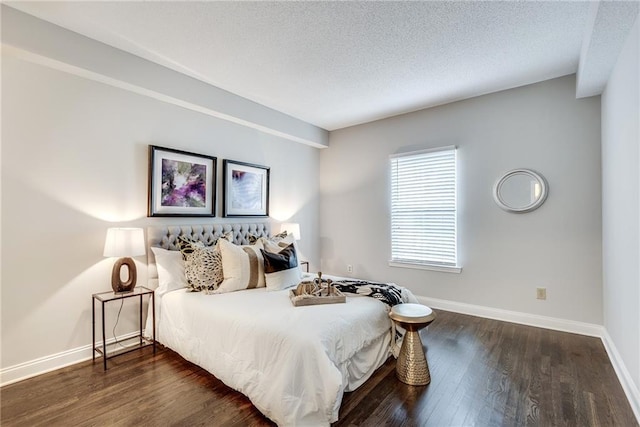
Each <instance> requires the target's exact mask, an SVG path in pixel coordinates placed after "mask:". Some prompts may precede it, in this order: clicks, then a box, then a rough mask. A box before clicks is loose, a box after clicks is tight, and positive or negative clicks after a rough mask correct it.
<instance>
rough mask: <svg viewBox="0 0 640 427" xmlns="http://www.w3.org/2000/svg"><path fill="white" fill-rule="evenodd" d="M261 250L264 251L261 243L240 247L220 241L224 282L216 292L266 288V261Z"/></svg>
mask: <svg viewBox="0 0 640 427" xmlns="http://www.w3.org/2000/svg"><path fill="white" fill-rule="evenodd" d="M261 249H264V246H263V245H262V242H261V241H258V242H256V244H255V245H248V246H238V245H234V244H233V243H231V242H228V241H226V240H224V239H220V240H218V250H219V251H220V254H221V255H222V274H223V275H224V280H223V281H222V283H220V286H219V287H218V289H217V290H216V291H215V292H216V293H224V292H233V291H239V290H241V289H252V288H260V287H262V288H263V287H264V286H265V282H264V259H263V258H262V253H261V252H260V250H261Z"/></svg>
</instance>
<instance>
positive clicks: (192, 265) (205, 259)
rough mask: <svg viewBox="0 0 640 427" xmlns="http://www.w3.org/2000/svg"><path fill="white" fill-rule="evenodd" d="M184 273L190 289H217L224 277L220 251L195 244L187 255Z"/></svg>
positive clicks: (196, 290) (197, 290)
mask: <svg viewBox="0 0 640 427" xmlns="http://www.w3.org/2000/svg"><path fill="white" fill-rule="evenodd" d="M184 275H185V277H186V278H187V284H188V289H189V290H190V291H194V292H199V291H215V290H216V289H218V285H220V283H221V282H222V280H223V279H224V275H223V272H222V257H221V256H220V251H218V250H217V249H215V248H210V247H199V246H193V247H192V248H191V249H190V252H189V253H188V254H187V255H186V260H185V262H184Z"/></svg>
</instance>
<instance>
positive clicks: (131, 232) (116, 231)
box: [104, 228, 146, 257]
mask: <svg viewBox="0 0 640 427" xmlns="http://www.w3.org/2000/svg"><path fill="white" fill-rule="evenodd" d="M145 253H146V251H145V247H144V231H143V230H142V228H109V229H108V230H107V240H106V241H105V243H104V256H106V257H133V256H138V255H144V254H145Z"/></svg>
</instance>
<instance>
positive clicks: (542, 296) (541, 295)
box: [536, 288, 547, 299]
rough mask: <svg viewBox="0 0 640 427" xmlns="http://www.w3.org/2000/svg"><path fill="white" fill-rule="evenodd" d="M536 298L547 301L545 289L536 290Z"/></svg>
mask: <svg viewBox="0 0 640 427" xmlns="http://www.w3.org/2000/svg"><path fill="white" fill-rule="evenodd" d="M536 298H538V299H547V288H536Z"/></svg>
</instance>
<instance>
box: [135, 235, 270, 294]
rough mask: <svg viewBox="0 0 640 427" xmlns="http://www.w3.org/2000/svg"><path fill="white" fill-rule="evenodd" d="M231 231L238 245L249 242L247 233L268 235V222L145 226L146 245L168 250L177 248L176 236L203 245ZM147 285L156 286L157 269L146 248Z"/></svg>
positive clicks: (151, 254)
mask: <svg viewBox="0 0 640 427" xmlns="http://www.w3.org/2000/svg"><path fill="white" fill-rule="evenodd" d="M229 231H232V232H233V243H235V244H238V245H248V244H249V234H253V235H256V236H258V237H268V236H269V232H270V224H269V223H251V224H249V223H247V224H232V223H229V224H204V225H165V226H162V227H148V228H147V247H148V248H151V247H153V246H157V247H161V248H163V249H168V250H178V246H177V239H178V236H186V237H189V238H190V239H193V240H197V241H200V242H203V243H204V244H205V245H207V244H211V243H213V242H215V241H216V240H217V239H218V237H221V236H222V235H223V234H225V233H228V232H229ZM147 265H148V285H149V286H150V287H151V289H154V288H156V287H157V286H158V269H157V267H156V259H155V256H154V255H153V251H152V250H151V249H148V250H147Z"/></svg>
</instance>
